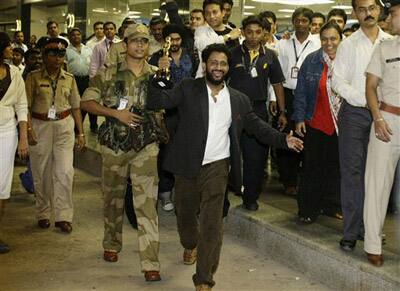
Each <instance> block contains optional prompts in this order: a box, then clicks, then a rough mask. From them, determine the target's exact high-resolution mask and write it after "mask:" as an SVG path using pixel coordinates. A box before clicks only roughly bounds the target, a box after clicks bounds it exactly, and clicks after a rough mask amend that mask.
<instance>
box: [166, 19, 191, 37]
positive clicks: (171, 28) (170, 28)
mask: <svg viewBox="0 0 400 291" xmlns="http://www.w3.org/2000/svg"><path fill="white" fill-rule="evenodd" d="M171 33H177V34H179V35H180V37H181V38H182V39H184V38H185V37H186V35H185V31H184V30H183V29H182V28H181V27H180V26H179V25H177V24H174V23H169V24H167V25H166V26H165V27H164V28H163V30H162V35H163V38H164V39H166V38H167V36H168V35H170V34H171Z"/></svg>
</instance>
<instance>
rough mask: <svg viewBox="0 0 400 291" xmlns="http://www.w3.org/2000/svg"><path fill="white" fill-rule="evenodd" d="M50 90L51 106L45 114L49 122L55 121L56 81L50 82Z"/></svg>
mask: <svg viewBox="0 0 400 291" xmlns="http://www.w3.org/2000/svg"><path fill="white" fill-rule="evenodd" d="M51 88H52V89H53V103H52V104H51V106H50V108H49V111H48V112H47V118H48V119H51V120H56V119H57V111H56V106H55V104H54V103H55V99H56V91H57V81H56V80H52V81H51Z"/></svg>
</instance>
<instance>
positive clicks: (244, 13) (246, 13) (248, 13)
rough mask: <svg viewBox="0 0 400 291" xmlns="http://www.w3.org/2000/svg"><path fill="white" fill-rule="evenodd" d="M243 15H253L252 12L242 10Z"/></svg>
mask: <svg viewBox="0 0 400 291" xmlns="http://www.w3.org/2000/svg"><path fill="white" fill-rule="evenodd" d="M243 15H246V16H249V15H254V13H253V12H243Z"/></svg>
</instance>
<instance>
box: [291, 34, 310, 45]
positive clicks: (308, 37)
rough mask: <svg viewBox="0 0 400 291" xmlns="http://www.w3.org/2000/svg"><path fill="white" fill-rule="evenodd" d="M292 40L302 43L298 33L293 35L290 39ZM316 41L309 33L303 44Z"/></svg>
mask: <svg viewBox="0 0 400 291" xmlns="http://www.w3.org/2000/svg"><path fill="white" fill-rule="evenodd" d="M290 39H294V40H295V41H297V42H299V43H300V41H299V40H298V39H297V37H296V33H293V34H292V36H291V37H290ZM314 40H315V37H313V36H312V34H311V33H308V36H307V38H306V40H305V41H303V43H302V44H304V43H307V42H308V41H311V42H313V41H314Z"/></svg>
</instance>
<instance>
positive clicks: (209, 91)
mask: <svg viewBox="0 0 400 291" xmlns="http://www.w3.org/2000/svg"><path fill="white" fill-rule="evenodd" d="M206 87H207V93H208V96H210V95H211V88H210V87H209V86H208V84H207V81H206ZM226 92H229V91H228V86H226V83H225V81H224V87H223V88H222V89H221V91H219V93H218V96H221V94H223V93H226Z"/></svg>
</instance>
